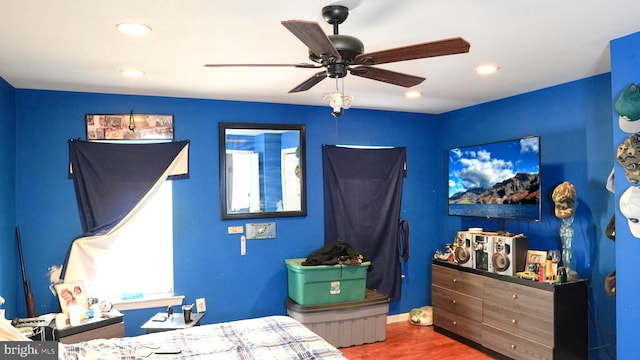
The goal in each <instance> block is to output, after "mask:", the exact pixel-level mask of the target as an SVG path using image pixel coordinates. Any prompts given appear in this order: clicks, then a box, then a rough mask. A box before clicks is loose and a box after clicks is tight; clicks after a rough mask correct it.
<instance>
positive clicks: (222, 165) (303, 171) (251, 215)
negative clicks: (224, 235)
mask: <svg viewBox="0 0 640 360" xmlns="http://www.w3.org/2000/svg"><path fill="white" fill-rule="evenodd" d="M227 129H246V130H292V131H299V132H300V156H299V159H300V186H301V189H300V209H301V210H299V211H269V212H246V213H228V212H227V172H226V168H227V166H226V151H227V142H226V136H225V135H226V130H227ZM218 144H219V150H218V152H219V173H220V218H221V219H222V220H231V219H260V218H276V217H295V216H307V181H306V180H307V168H306V163H307V161H306V150H307V148H306V127H305V125H302V124H262V123H235V122H220V123H218Z"/></svg>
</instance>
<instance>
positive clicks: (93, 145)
mask: <svg viewBox="0 0 640 360" xmlns="http://www.w3.org/2000/svg"><path fill="white" fill-rule="evenodd" d="M188 143H189V142H188V141H176V142H167V143H153V144H123V143H100V142H87V141H82V140H69V162H70V165H71V166H70V176H71V177H72V178H73V184H74V187H75V191H76V200H77V202H78V210H79V212H80V219H81V221H82V230H83V231H84V232H85V234H91V233H96V232H100V231H105V230H108V229H109V228H111V227H112V226H114V225H115V224H117V223H118V222H119V221H120V220H122V219H123V218H124V216H126V215H127V214H128V213H129V212H130V211H131V209H133V208H134V207H135V206H136V204H137V203H138V202H139V201H140V200H141V199H142V198H143V197H144V195H145V194H146V193H147V192H148V191H149V189H150V188H151V187H152V186H153V184H155V183H156V181H158V179H159V178H160V176H161V175H162V174H163V173H164V172H165V171H166V170H167V168H168V167H169V165H170V164H171V162H172V161H173V160H174V159H175V157H176V156H177V155H178V153H180V151H181V150H182V149H183V148H184V147H185V146H186V145H187V144H188ZM184 176H188V175H184ZM184 176H183V177H184Z"/></svg>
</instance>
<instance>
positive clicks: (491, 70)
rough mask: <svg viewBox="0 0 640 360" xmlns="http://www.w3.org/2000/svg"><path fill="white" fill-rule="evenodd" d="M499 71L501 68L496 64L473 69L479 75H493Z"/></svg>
mask: <svg viewBox="0 0 640 360" xmlns="http://www.w3.org/2000/svg"><path fill="white" fill-rule="evenodd" d="M499 70H500V67H499V66H498V65H495V64H486V65H480V66H478V67H477V68H475V69H473V71H474V72H475V73H477V74H479V75H491V74H495V73H496V72H498V71H499Z"/></svg>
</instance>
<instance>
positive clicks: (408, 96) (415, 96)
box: [404, 90, 422, 99]
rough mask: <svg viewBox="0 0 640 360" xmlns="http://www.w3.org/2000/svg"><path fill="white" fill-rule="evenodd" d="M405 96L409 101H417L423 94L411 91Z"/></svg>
mask: <svg viewBox="0 0 640 360" xmlns="http://www.w3.org/2000/svg"><path fill="white" fill-rule="evenodd" d="M404 96H405V97H407V98H409V99H416V98H419V97H420V96H422V93H421V92H420V91H418V90H409V91H407V92H406V93H404Z"/></svg>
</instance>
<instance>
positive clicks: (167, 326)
mask: <svg viewBox="0 0 640 360" xmlns="http://www.w3.org/2000/svg"><path fill="white" fill-rule="evenodd" d="M156 316H165V317H166V316H167V313H166V312H163V313H157V314H155V315H154V316H152V317H151V319H149V320H148V321H147V322H146V323H144V325H142V326H141V327H140V328H141V329H143V330H144V331H145V332H146V333H147V334H149V333H154V332H160V331H168V330H176V329H186V328H190V327H192V326H199V325H200V319H202V317H203V316H204V313H194V314H192V315H191V321H190V322H188V323H186V324H185V322H184V317H182V312H179V313H174V314H173V315H172V316H171V317H168V318H167V320H165V321H153V318H154V317H156Z"/></svg>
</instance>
